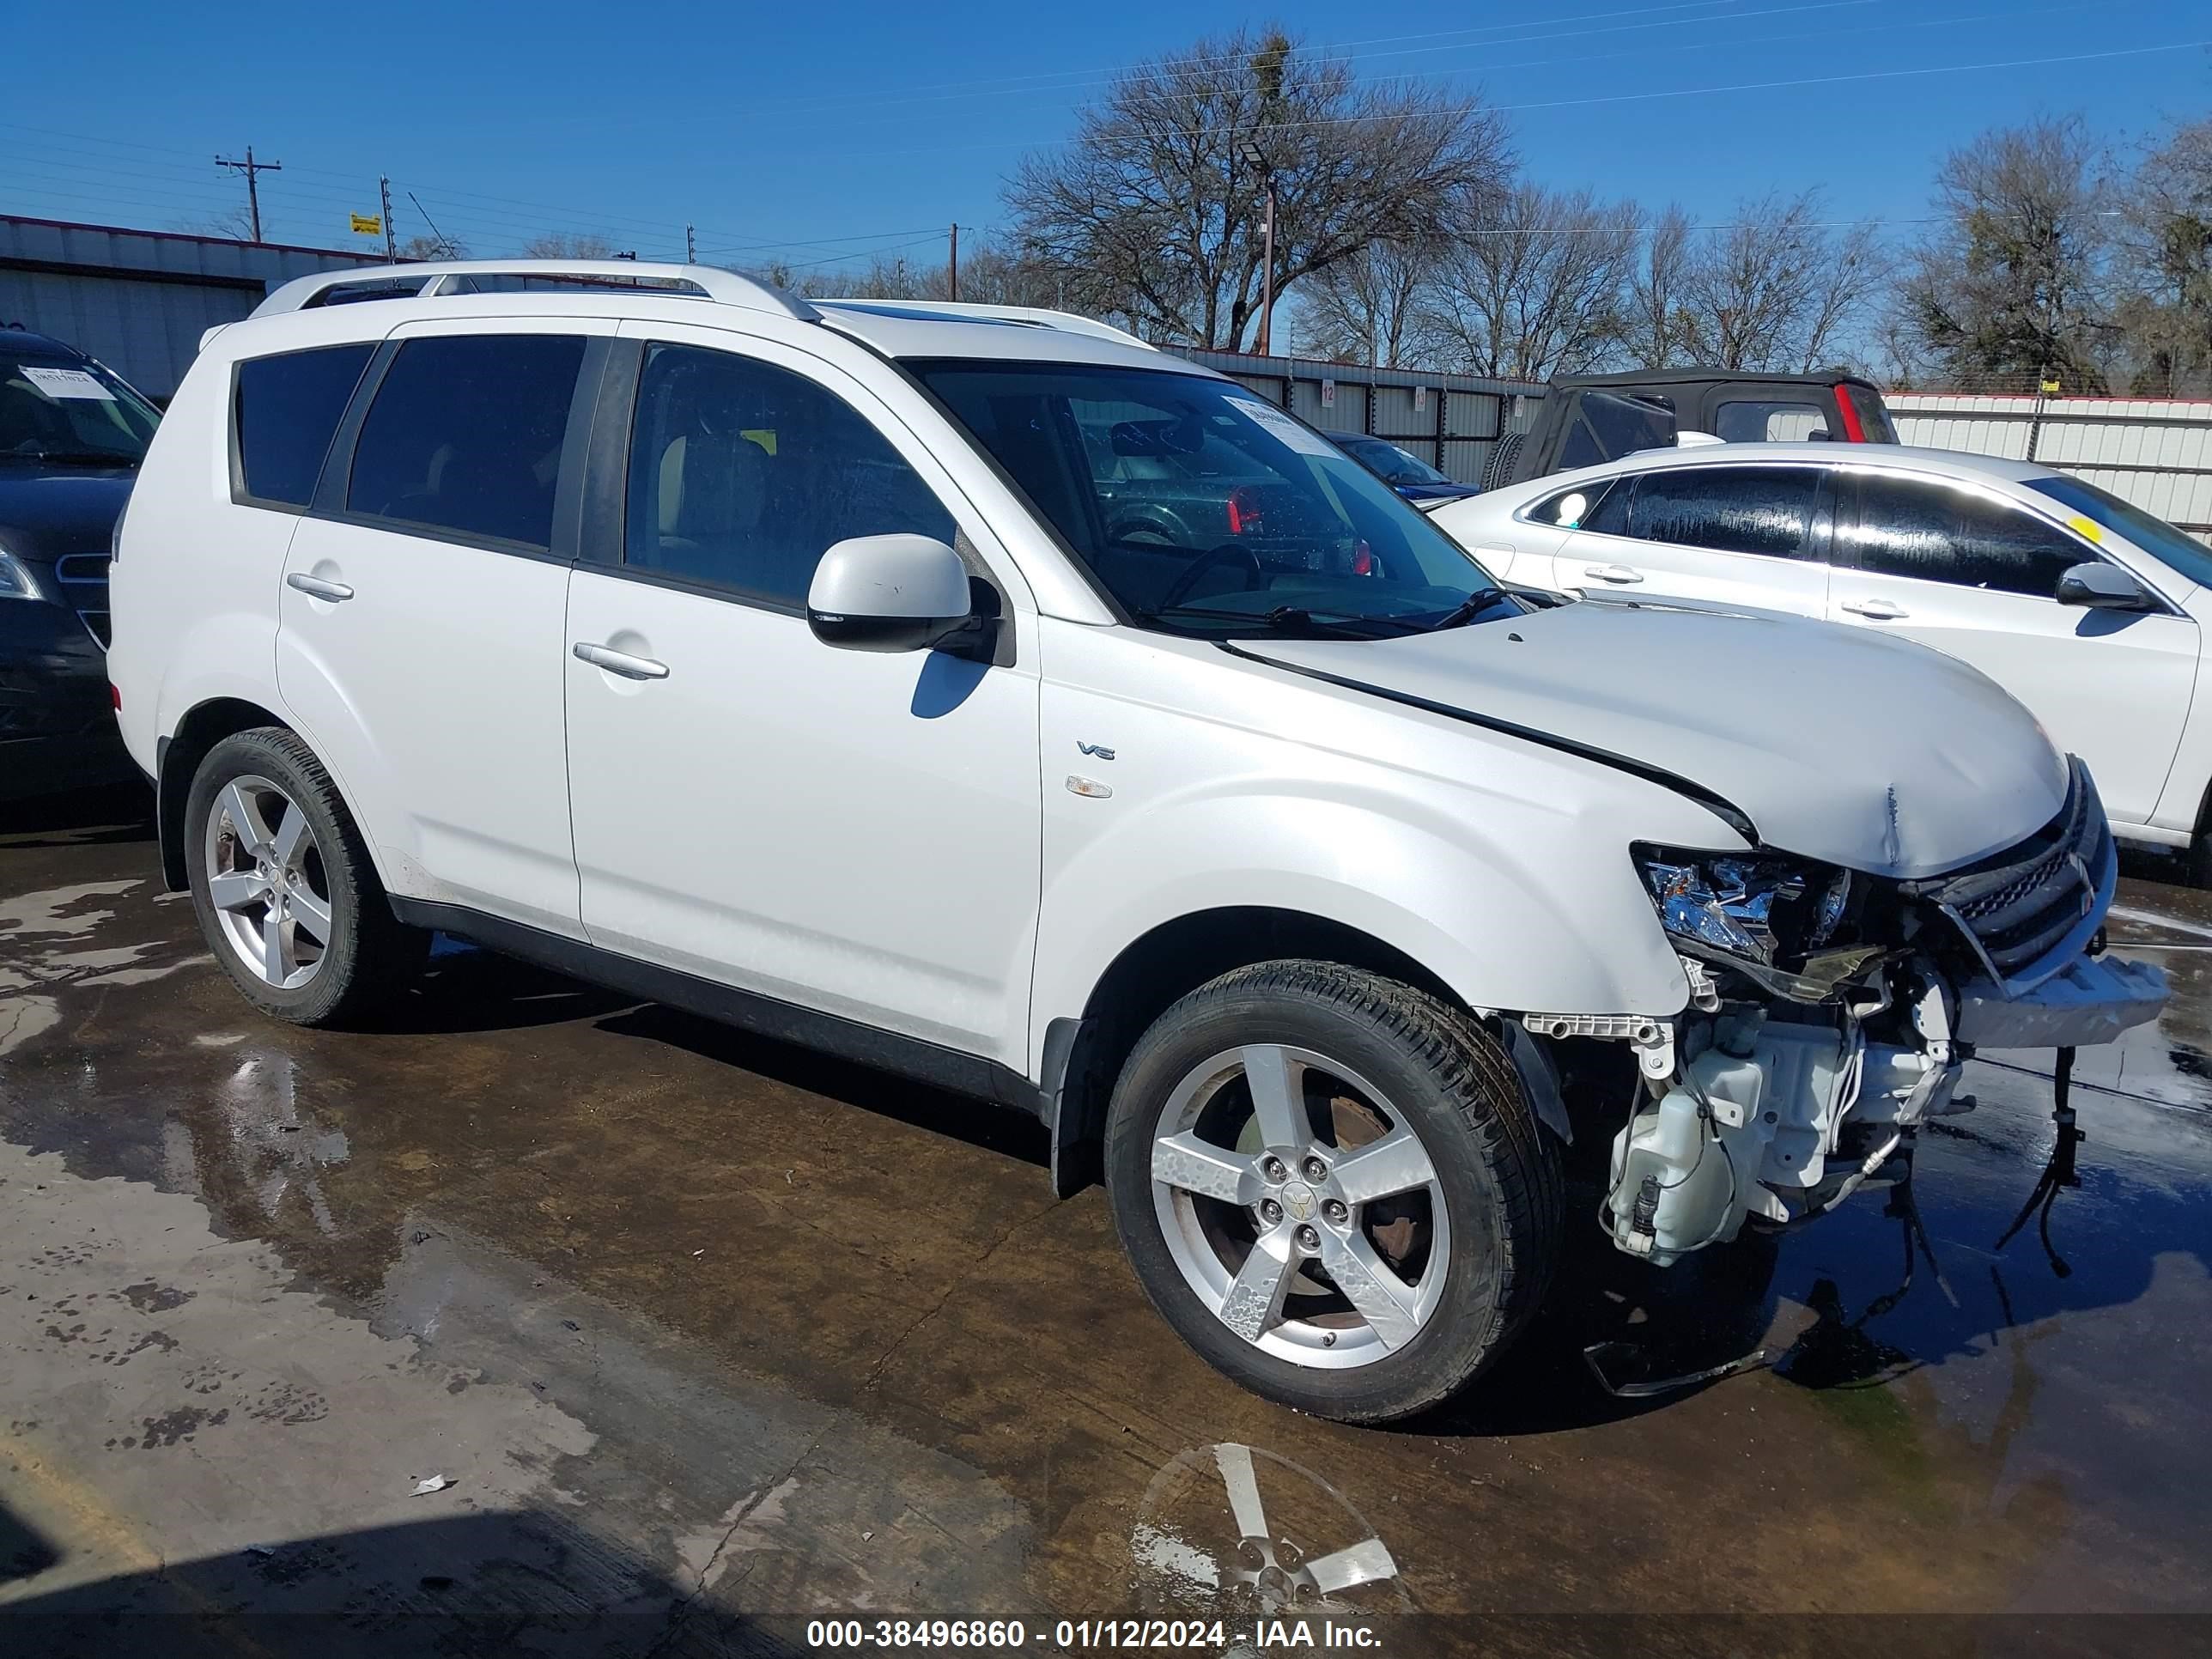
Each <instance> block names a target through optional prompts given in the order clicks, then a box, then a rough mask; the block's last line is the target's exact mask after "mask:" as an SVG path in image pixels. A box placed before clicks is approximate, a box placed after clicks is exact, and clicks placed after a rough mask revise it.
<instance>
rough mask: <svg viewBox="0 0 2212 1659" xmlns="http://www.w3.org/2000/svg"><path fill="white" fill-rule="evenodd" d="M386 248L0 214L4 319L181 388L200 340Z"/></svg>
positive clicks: (0, 311) (145, 382) (147, 388)
mask: <svg viewBox="0 0 2212 1659" xmlns="http://www.w3.org/2000/svg"><path fill="white" fill-rule="evenodd" d="M383 263H384V258H383V256H382V254H381V253H378V254H366V253H356V252H350V251H349V250H346V249H343V248H315V247H289V246H279V245H277V244H275V243H269V242H259V243H253V242H234V241H228V240H224V239H223V238H222V237H219V236H184V235H178V234H173V233H170V232H167V231H153V230H124V229H119V228H116V227H114V226H112V225H77V224H67V223H64V222H60V221H58V220H52V219H26V218H21V217H17V216H12V215H8V214H0V326H5V325H8V324H9V323H20V324H21V325H22V326H24V327H25V328H27V329H29V330H31V331H33V333H37V334H50V335H52V336H53V337H54V338H56V339H58V340H66V341H68V342H69V343H70V344H71V345H73V346H76V348H77V349H80V350H82V351H88V352H90V353H91V354H92V355H93V356H95V357H97V358H99V359H100V362H104V363H106V365H107V366H108V367H109V368H112V369H113V370H114V371H115V372H116V373H117V374H120V375H121V376H122V377H123V378H124V379H125V380H128V381H130V382H131V384H132V385H133V386H137V388H138V389H139V390H140V391H141V392H145V393H146V394H147V395H148V396H149V397H151V398H167V397H168V395H169V394H170V393H171V392H174V391H175V390H176V389H177V382H178V381H179V380H182V379H183V378H184V374H185V369H186V368H190V367H191V361H192V358H193V357H194V356H196V355H197V353H198V351H199V346H200V336H201V335H202V334H203V333H204V332H205V331H207V330H209V329H210V328H212V327H213V326H214V325H216V324H217V323H234V322H236V321H237V320H238V319H240V318H241V317H243V316H245V315H246V313H248V312H250V311H252V309H253V307H256V306H258V305H259V304H260V303H261V301H262V297H263V296H264V295H266V294H267V293H268V292H269V290H270V289H272V288H275V287H276V286H278V285H279V284H280V283H288V282H289V281H291V280H292V278H293V277H295V276H306V275H307V274H308V273H309V272H310V271H316V270H331V269H333V268H335V267H339V266H346V265H370V264H383Z"/></svg>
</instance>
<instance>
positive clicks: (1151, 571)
mask: <svg viewBox="0 0 2212 1659" xmlns="http://www.w3.org/2000/svg"><path fill="white" fill-rule="evenodd" d="M910 367H912V368H913V369H914V371H915V374H917V376H918V377H919V378H920V379H921V381H922V383H923V384H924V385H925V386H927V387H928V389H929V390H930V392H933V394H934V395H935V396H936V397H937V398H938V399H939V401H940V402H941V403H942V404H944V405H945V407H946V409H947V410H949V411H950V413H951V416H952V417H953V418H954V419H955V420H956V421H957V422H959V424H960V425H961V426H963V428H965V429H966V430H967V432H968V433H969V435H970V436H971V437H972V438H973V439H974V440H975V442H976V443H977V444H978V445H979V446H980V447H981V448H982V449H983V450H984V451H985V452H986V453H988V454H989V455H990V457H991V458H992V459H994V460H995V461H996V462H997V463H998V465H1000V467H1001V468H1002V469H1003V470H1004V471H1006V473H1007V474H1008V475H1010V476H1011V477H1012V479H1013V481H1014V483H1016V484H1018V486H1019V487H1020V488H1021V489H1022V490H1023V491H1024V494H1026V495H1027V496H1028V497H1029V500H1030V503H1031V504H1032V505H1033V506H1034V507H1036V510H1037V512H1038V513H1039V514H1040V515H1041V516H1042V518H1043V519H1044V520H1046V521H1047V522H1048V523H1049V524H1050V525H1051V526H1053V528H1054V530H1056V531H1057V532H1059V534H1060V539H1061V540H1062V541H1063V542H1064V543H1065V544H1066V546H1067V548H1068V550H1070V551H1071V552H1072V553H1073V555H1074V556H1075V557H1076V558H1077V559H1079V561H1081V562H1082V563H1083V564H1084V565H1085V567H1086V568H1088V569H1089V570H1090V572H1091V575H1092V576H1093V577H1094V578H1095V579H1096V580H1097V582H1098V584H1099V586H1102V587H1103V588H1104V589H1105V590H1106V591H1107V592H1109V593H1110V594H1111V595H1112V596H1113V598H1114V599H1115V601H1116V602H1117V603H1118V604H1119V605H1121V608H1122V609H1123V610H1124V611H1127V613H1128V614H1129V615H1131V616H1132V617H1134V618H1136V619H1137V620H1138V621H1139V623H1143V624H1144V625H1146V626H1150V627H1154V628H1158V629H1164V630H1168V631H1174V632H1199V633H1216V634H1218V633H1221V632H1223V631H1225V629H1236V628H1237V627H1238V626H1239V625H1240V624H1241V625H1242V628H1243V629H1244V630H1245V631H1249V629H1251V628H1252V627H1254V626H1255V625H1256V624H1260V623H1265V622H1266V621H1267V619H1268V618H1270V617H1271V616H1272V617H1280V616H1282V615H1285V614H1286V613H1288V612H1297V613H1299V614H1308V615H1310V616H1311V617H1313V618H1315V619H1321V618H1323V617H1327V618H1331V619H1340V620H1342V619H1351V620H1359V621H1369V622H1374V623H1381V624H1384V625H1386V626H1387V625H1389V624H1391V623H1395V622H1397V621H1398V620H1399V619H1401V618H1402V619H1405V620H1406V622H1407V625H1408V626H1412V625H1418V623H1419V620H1420V619H1427V620H1430V621H1433V620H1435V619H1437V617H1439V616H1441V615H1443V614H1445V613H1449V612H1451V611H1455V610H1456V609H1457V608H1458V607H1459V605H1461V604H1462V602H1463V601H1464V600H1466V599H1468V598H1469V597H1470V596H1471V595H1472V594H1474V592H1476V591H1477V590H1478V589H1487V588H1489V587H1491V586H1492V583H1491V581H1490V579H1489V577H1488V576H1487V575H1486V574H1484V572H1483V571H1482V569H1481V568H1480V566H1478V565H1476V564H1475V563H1474V561H1472V560H1471V559H1470V558H1468V556H1467V554H1466V553H1465V552H1464V551H1462V550H1461V548H1460V547H1459V545H1458V544H1456V543H1455V542H1453V541H1452V540H1451V539H1450V538H1449V537H1447V536H1446V535H1445V534H1444V533H1443V532H1442V531H1441V530H1439V529H1437V526H1434V525H1433V524H1431V522H1430V521H1429V520H1427V519H1426V518H1425V517H1424V516H1423V515H1422V514H1421V513H1420V512H1419V510H1418V509H1416V508H1414V507H1411V506H1409V505H1408V504H1407V502H1406V501H1405V500H1404V499H1403V498H1402V497H1401V496H1400V495H1398V493H1397V492H1396V491H1395V490H1394V489H1391V488H1390V487H1389V485H1388V484H1386V483H1383V480H1382V479H1380V478H1378V477H1376V476H1375V474H1374V473H1372V472H1370V471H1368V469H1367V468H1366V467H1364V466H1363V465H1360V464H1359V463H1358V461H1355V460H1353V459H1352V458H1351V457H1350V456H1349V455H1347V454H1346V453H1344V451H1343V450H1341V449H1340V448H1338V447H1337V446H1336V445H1335V444H1334V442H1332V441H1330V440H1329V439H1328V438H1325V437H1323V436H1322V435H1320V434H1319V433H1317V432H1316V431H1315V430H1313V428H1310V427H1308V426H1306V425H1304V423H1302V422H1299V421H1298V420H1297V419H1296V418H1295V417H1294V416H1291V415H1290V414H1288V413H1286V412H1285V410H1281V409H1279V408H1276V407H1275V406H1274V405H1273V404H1268V403H1265V402H1263V401H1261V399H1260V398H1257V397H1255V396H1254V395H1253V394H1252V393H1251V392H1247V391H1246V390H1245V389H1244V388H1243V387H1242V386H1237V385H1236V384H1235V383H1234V382H1231V381H1225V380H1216V379H1214V378H1213V377H1212V376H1207V375H1197V374H1185V373H1181V372H1177V371H1175V370H1169V369H1147V368H1112V367H1107V366H1103V365H1088V364H1072V363H1019V362H921V363H915V364H912V365H910ZM1515 614H1518V613H1517V612H1516V613H1515Z"/></svg>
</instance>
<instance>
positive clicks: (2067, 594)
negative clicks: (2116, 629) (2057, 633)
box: [2058, 559, 2158, 611]
mask: <svg viewBox="0 0 2212 1659" xmlns="http://www.w3.org/2000/svg"><path fill="white" fill-rule="evenodd" d="M2058 603H2059V604H2061V605H2086V606H2087V607H2088V608H2089V609H2090V610H2092V611H2148V610H2150V609H2152V608H2153V607H2154V606H2155V605H2157V603H2158V601H2157V600H2155V599H2152V598H2151V596H2150V595H2149V594H2148V593H2147V592H2144V591H2143V587H2142V583H2140V582H2138V581H2137V580H2136V579H2135V578H2134V577H2133V576H2130V574H2128V573H2127V572H2126V571H2124V570H2123V569H2121V568H2119V567H2118V565H2115V564H2106V562H2104V561H2103V560H2102V559H2092V560H2090V561H2089V562H2087V564H2077V565H2075V567H2074V568H2072V569H2071V570H2069V571H2068V572H2067V573H2066V574H2064V575H2063V576H2061V577H2060V578H2059V579H2058Z"/></svg>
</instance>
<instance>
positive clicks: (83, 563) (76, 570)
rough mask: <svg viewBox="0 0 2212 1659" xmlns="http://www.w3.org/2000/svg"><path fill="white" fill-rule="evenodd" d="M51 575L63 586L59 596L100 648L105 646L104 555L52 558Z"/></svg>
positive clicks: (70, 555) (80, 554) (105, 593)
mask: <svg viewBox="0 0 2212 1659" xmlns="http://www.w3.org/2000/svg"><path fill="white" fill-rule="evenodd" d="M54 576H55V579H56V580H58V581H59V582H60V583H61V585H62V598H63V599H64V600H65V601H67V602H68V604H69V605H71V606H72V607H73V608H74V609H75V610H76V614H77V620H78V621H80V622H82V623H83V624H84V629H85V632H86V633H88V634H89V635H92V637H93V639H94V642H95V643H97V644H98V645H99V647H100V649H101V650H103V651H105V650H106V649H107V647H108V642H109V638H110V634H109V629H108V626H107V555H106V554H105V553H68V554H64V555H63V556H62V557H60V558H58V559H56V560H55V561H54Z"/></svg>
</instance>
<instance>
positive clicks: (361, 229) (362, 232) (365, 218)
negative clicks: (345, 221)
mask: <svg viewBox="0 0 2212 1659" xmlns="http://www.w3.org/2000/svg"><path fill="white" fill-rule="evenodd" d="M353 234H355V235H356V236H380V235H382V234H384V221H383V220H381V219H380V218H378V217H376V216H374V214H368V213H356V214H355V215H354V216H353Z"/></svg>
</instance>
